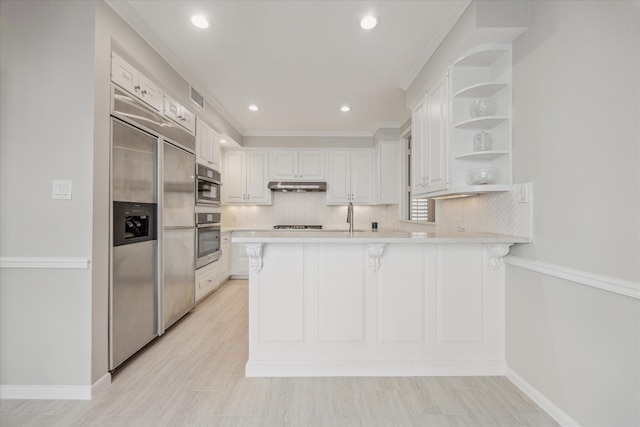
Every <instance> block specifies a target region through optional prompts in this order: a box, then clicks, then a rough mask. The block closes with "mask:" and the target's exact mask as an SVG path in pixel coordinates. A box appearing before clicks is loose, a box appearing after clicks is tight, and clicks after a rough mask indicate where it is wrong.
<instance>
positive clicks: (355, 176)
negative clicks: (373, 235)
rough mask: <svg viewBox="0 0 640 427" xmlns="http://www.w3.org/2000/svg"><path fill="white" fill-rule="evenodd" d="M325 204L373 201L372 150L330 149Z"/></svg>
mask: <svg viewBox="0 0 640 427" xmlns="http://www.w3.org/2000/svg"><path fill="white" fill-rule="evenodd" d="M327 161H328V168H327V204H329V205H332V204H334V205H335V204H347V203H349V201H351V202H353V203H357V204H370V203H373V150H368V149H366V150H359V151H355V150H354V151H330V152H329V153H328V158H327Z"/></svg>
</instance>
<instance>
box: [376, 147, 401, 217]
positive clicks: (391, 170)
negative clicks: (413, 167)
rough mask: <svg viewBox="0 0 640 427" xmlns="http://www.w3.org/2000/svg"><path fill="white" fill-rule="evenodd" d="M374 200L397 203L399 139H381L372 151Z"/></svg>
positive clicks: (398, 190)
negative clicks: (373, 151)
mask: <svg viewBox="0 0 640 427" xmlns="http://www.w3.org/2000/svg"><path fill="white" fill-rule="evenodd" d="M374 161H375V163H374V171H375V180H374V185H375V188H374V193H375V197H374V201H375V203H377V204H383V205H391V204H397V203H399V200H400V141H382V142H380V143H378V145H377V146H376V149H375V153H374Z"/></svg>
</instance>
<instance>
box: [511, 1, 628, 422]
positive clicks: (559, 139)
mask: <svg viewBox="0 0 640 427" xmlns="http://www.w3.org/2000/svg"><path fill="white" fill-rule="evenodd" d="M639 5H640V3H638V2H635V1H633V2H631V1H623V2H621V1H618V2H614V1H606V2H605V1H556V2H538V1H532V2H530V25H529V29H528V30H527V32H526V33H524V34H523V35H521V36H520V37H519V38H518V39H517V40H516V41H515V42H514V46H513V48H514V49H513V57H514V70H513V81H514V117H515V118H514V127H513V129H514V138H513V141H514V142H513V146H514V165H513V170H514V174H515V176H514V178H515V181H516V182H526V181H532V182H533V185H534V193H535V205H534V224H533V227H534V243H533V244H530V245H518V247H514V248H513V249H512V254H514V255H517V256H519V257H523V258H524V259H525V260H534V261H542V262H547V263H551V264H554V265H558V266H561V267H563V268H564V267H569V268H574V269H578V270H580V271H583V272H586V273H597V274H601V275H607V276H611V277H613V278H614V279H623V280H628V281H633V282H636V283H637V282H638V280H639V279H640V229H639V221H640V208H639V202H640V182H639V181H640V158H639V156H640V154H639V148H640V143H639V141H640V106H639V104H640V100H639V94H640V66H639V61H640V57H639V55H640V6H639ZM639 324H640V310H639V304H638V300H637V299H633V298H630V297H626V296H622V295H617V294H614V293H610V292H606V291H602V290H598V289H594V288H589V287H587V286H584V285H580V284H577V283H574V282H570V281H565V280H561V279H556V278H552V277H549V276H545V275H543V274H540V273H535V272H532V271H528V270H525V269H522V268H519V267H514V266H508V268H507V348H506V350H507V363H508V365H509V367H510V368H511V369H513V371H514V372H515V373H516V374H517V375H519V376H521V377H522V378H523V379H524V380H525V381H526V382H528V383H529V384H530V385H532V386H533V387H534V388H535V389H536V390H537V391H538V392H540V393H541V394H542V395H544V396H545V397H546V398H548V399H550V401H551V402H552V403H553V404H554V405H556V406H557V407H558V408H559V409H560V410H561V411H563V412H564V413H565V414H566V415H567V416H568V417H569V418H572V419H573V420H575V421H576V422H578V423H579V424H581V425H584V426H604V425H606V426H637V425H639V424H640V413H639V406H640V405H639V402H640V373H639V365H640V352H639V350H640V342H639V340H640V330H639Z"/></svg>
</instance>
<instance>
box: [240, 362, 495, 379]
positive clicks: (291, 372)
mask: <svg viewBox="0 0 640 427" xmlns="http://www.w3.org/2000/svg"><path fill="white" fill-rule="evenodd" d="M504 374H505V363H504V362H502V361H460V362H424V361H397V360H391V361H384V360H383V361H377V360H376V361H362V360H356V361H351V360H349V361H306V362H304V361H303V362H291V361H251V360H249V361H248V362H247V364H246V366H245V375H246V376H247V377H408V376H495V375H498V376H503V375H504Z"/></svg>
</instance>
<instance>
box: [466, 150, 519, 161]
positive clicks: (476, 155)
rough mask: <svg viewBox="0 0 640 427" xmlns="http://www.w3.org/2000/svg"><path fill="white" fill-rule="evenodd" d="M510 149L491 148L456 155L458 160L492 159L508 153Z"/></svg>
mask: <svg viewBox="0 0 640 427" xmlns="http://www.w3.org/2000/svg"><path fill="white" fill-rule="evenodd" d="M508 154H509V152H508V151H502V150H490V151H474V152H472V153H465V154H461V155H459V156H456V157H455V159H456V160H491V159H497V158H498V157H502V156H506V155H508Z"/></svg>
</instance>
